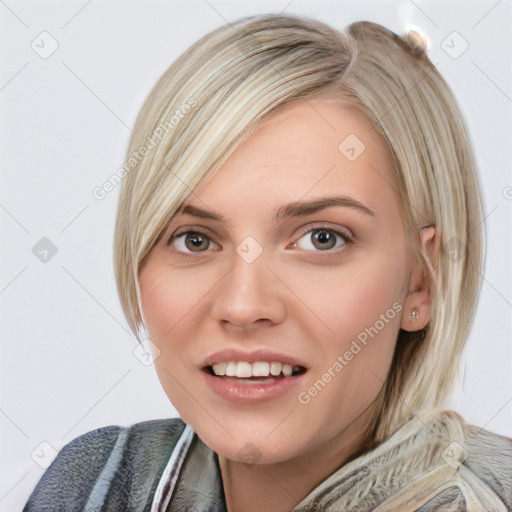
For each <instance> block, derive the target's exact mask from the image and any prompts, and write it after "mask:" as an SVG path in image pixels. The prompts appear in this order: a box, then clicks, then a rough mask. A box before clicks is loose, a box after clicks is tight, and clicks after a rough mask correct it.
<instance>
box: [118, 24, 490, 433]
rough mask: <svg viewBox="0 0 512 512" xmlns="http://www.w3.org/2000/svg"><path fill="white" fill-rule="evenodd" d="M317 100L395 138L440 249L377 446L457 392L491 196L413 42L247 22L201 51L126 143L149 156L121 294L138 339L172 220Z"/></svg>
mask: <svg viewBox="0 0 512 512" xmlns="http://www.w3.org/2000/svg"><path fill="white" fill-rule="evenodd" d="M320 94H323V95H325V94H329V95H331V96H334V97H339V98H340V99H341V100H343V101H344V102H345V103H349V104H351V105H353V106H355V107H357V108H358V109H359V110H360V111H361V112H362V113H363V114H364V115H365V116H366V117H367V118H368V119H369V120H370V121H371V122H372V123H373V127H374V129H375V130H376V131H377V133H379V134H380V135H381V136H382V137H383V139H384V140H385V141H386V143H387V146H388V147H389V151H390V154H391V156H392V160H393V164H394V167H393V170H394V172H395V176H396V184H397V185H396V186H397V187H398V190H397V194H398V196H399V197H400V202H401V204H400V207H401V209H402V213H403V219H404V226H405V229H406V232H407V234H408V236H410V237H411V240H414V241H415V242H416V245H418V244H417V242H418V230H419V229H420V228H421V227H423V226H425V225H433V226H435V227H436V229H437V231H438V232H439V233H440V235H441V240H442V246H441V251H440V255H439V259H438V261H437V265H436V268H435V269H434V268H433V267H432V264H431V262H430V261H429V260H428V257H427V256H426V255H425V254H418V257H419V258H421V259H422V261H423V262H424V266H425V271H426V272H427V273H430V275H431V278H432V285H433V289H432V293H433V303H432V314H431V319H430V322H429V324H428V325H427V326H426V328H425V329H422V330H421V331H417V332H406V331H403V330H400V332H399V335H398V338H397V345H396V350H395V355H394V359H393V362H392V365H391V368H390V371H389V375H388V378H387V381H386V382H385V384H384V386H383V388H382V390H381V393H380V395H379V397H378V400H377V401H376V404H378V407H377V409H376V415H375V421H374V424H373V426H372V438H373V440H375V441H379V440H381V439H384V438H385V437H387V436H389V435H390V434H391V433H392V432H393V431H395V430H396V429H397V428H398V427H400V426H401V425H402V424H403V423H404V422H405V421H406V420H407V419H409V418H410V417H411V416H412V415H413V414H414V413H416V412H419V411H421V410H424V409H428V408H432V407H437V406H439V404H440V402H441V400H443V399H444V398H445V397H446V395H447V393H448V392H449V391H450V389H451V387H452V385H453V382H454V379H455V377H456V375H457V370H458V365H459V360H460V356H461V352H462V349H463V347H464V344H465V342H466V340H467V337H468V335H469V330H470V328H471V325H472V322H473V318H474V313H475V309H476V304H477V297H478V293H479V289H480V285H481V283H480V272H481V269H482V268H483V259H484V255H483V249H482V248H483V243H482V228H481V227H480V225H481V220H482V212H483V206H482V198H481V192H480V185H479V181H478V176H477V172H476V169H475V163H474V156H473V154H472V149H471V145H470V141H469V137H468V134H467V132H466V128H465V124H464V120H463V118H462V115H461V113H460V111H459V109H458V107H457V104H456V101H455V99H454V97H453V95H452V93H451V91H450V89H449V87H448V85H447V84H446V82H445V81H444V80H443V78H442V77H441V76H440V75H439V73H438V72H437V70H436V68H435V67H434V66H433V64H432V63H431V62H430V60H429V59H428V57H427V56H426V55H424V53H422V52H418V51H417V48H415V47H413V45H412V44H409V43H408V42H407V40H406V39H405V38H402V37H399V36H398V35H396V34H395V33H393V32H391V31H390V30H388V29H386V28H384V27H382V26H380V25H378V24H375V23H371V22H357V23H353V24H351V25H350V26H349V27H348V28H347V30H346V33H341V32H339V31H337V30H335V29H333V28H331V27H329V26H328V25H325V24H323V23H321V22H318V21H314V20H310V19H303V18H301V17H296V16H281V15H269V16H255V17H250V18H243V19H241V20H239V21H237V22H235V23H232V24H231V25H230V26H224V27H222V28H219V29H216V30H214V31H213V32H211V33H209V34H207V35H206V36H204V37H203V38H202V39H200V40H199V41H197V42H196V43H195V44H194V45H193V46H191V47H190V48H189V49H188V50H187V51H186V52H185V53H184V54H183V55H181V56H180V57H179V58H178V59H177V60H176V61H175V62H174V63H173V64H172V66H171V67H170V68H169V69H168V70H167V71H166V72H165V73H164V75H163V76H162V77H161V78H160V80H159V81H158V82H157V84H156V85H155V87H154V88H153V90H152V91H151V93H150V95H149V97H148V98H147V100H146V102H145V103H144V105H143V107H142V109H141V111H140V112H139V115H138V117H137V120H136V123H135V127H134V129H133V133H132V137H131V139H130V142H129V147H128V152H127V154H128V155H134V154H135V153H137V152H138V153H143V156H142V157H140V158H138V159H137V162H136V163H135V164H134V165H133V167H132V168H131V169H130V170H129V172H127V173H126V176H125V177H124V179H123V183H122V189H121V192H120V197H119V204H118V212H117V219H116V226H115V237H114V266H115V275H116V281H117V287H118V292H119V296H120V300H121V304H122V307H123V311H124V313H125V315H126V318H127V321H128V324H129V326H130V328H131V329H132V331H133V332H134V334H135V336H136V337H137V338H138V339H139V340H140V339H141V338H140V335H139V329H140V327H141V325H142V317H141V312H140V308H139V303H140V300H139V299H140V297H139V290H138V275H139V271H140V269H141V267H142V265H143V264H144V261H145V258H146V257H147V256H148V254H149V253H150V251H151V249H152V248H153V246H154V245H155V244H156V243H157V242H158V240H159V239H160V237H161V236H162V234H163V232H164V231H165V228H166V226H167V225H168V223H169V222H170V220H171V218H172V217H173V215H174V214H175V213H176V211H177V210H178V209H179V208H180V206H181V205H182V203H183V202H184V201H185V200H186V199H187V198H188V197H189V195H190V194H193V193H194V187H196V185H198V184H199V183H200V182H201V183H205V182H206V181H207V179H208V178H209V177H211V176H212V175H213V173H214V172H215V171H216V170H217V169H218V168H219V167H220V166H221V165H222V163H223V162H224V161H225V160H226V159H227V158H228V157H229V155H230V154H231V153H232V152H233V151H234V150H235V149H236V148H237V147H238V146H239V145H240V143H241V142H242V141H244V140H246V139H247V138H248V137H249V136H250V135H251V134H252V133H254V131H255V130H256V129H257V128H258V127H259V126H261V123H262V122H263V121H264V120H265V119H267V118H268V116H269V115H270V114H272V113H275V112H276V111H277V110H278V109H282V108H283V107H285V106H286V105H289V104H290V103H291V102H293V101H296V100H298V99H299V98H311V97H313V96H316V95H320ZM187 106H188V107H187ZM171 119H174V121H173V122H171V121H170V120H171ZM164 131H165V133H164ZM156 134H157V135H158V136H156ZM155 139H158V141H156V140H155ZM150 141H152V143H153V145H151V146H150ZM142 148H146V151H142ZM434 270H435V274H434Z"/></svg>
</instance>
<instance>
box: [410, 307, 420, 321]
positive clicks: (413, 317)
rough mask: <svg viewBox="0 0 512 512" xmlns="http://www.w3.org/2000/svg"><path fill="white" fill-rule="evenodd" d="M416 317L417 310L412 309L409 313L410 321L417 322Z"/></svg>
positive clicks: (417, 314)
mask: <svg viewBox="0 0 512 512" xmlns="http://www.w3.org/2000/svg"><path fill="white" fill-rule="evenodd" d="M418 317H419V312H418V310H417V309H416V308H413V310H412V311H411V321H412V322H416V320H418Z"/></svg>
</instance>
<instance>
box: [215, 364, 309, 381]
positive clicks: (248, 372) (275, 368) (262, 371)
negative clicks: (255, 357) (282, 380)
mask: <svg viewBox="0 0 512 512" xmlns="http://www.w3.org/2000/svg"><path fill="white" fill-rule="evenodd" d="M212 368H213V373H215V375H221V376H222V375H225V376H226V377H239V378H247V377H268V376H269V375H273V376H275V377H277V376H278V375H280V373H281V372H283V375H284V376H285V377H290V376H291V374H292V373H293V371H294V370H298V369H299V367H298V366H294V367H292V365H291V364H283V363H278V362H276V361H272V362H271V363H268V362H267V361H257V362H255V363H248V362H246V361H238V362H235V361H229V362H225V363H224V362H223V363H216V364H214V365H213V366H212Z"/></svg>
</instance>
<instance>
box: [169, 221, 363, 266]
mask: <svg viewBox="0 0 512 512" xmlns="http://www.w3.org/2000/svg"><path fill="white" fill-rule="evenodd" d="M322 230H324V231H328V232H330V233H334V234H335V235H336V236H338V237H340V238H341V239H342V240H343V242H344V243H343V245H342V246H341V247H337V248H335V249H326V250H324V251H320V250H317V251H309V250H307V252H310V253H316V254H322V255H323V256H324V257H326V256H329V255H333V254H335V253H337V252H338V251H340V250H343V247H344V246H345V245H347V244H351V243H353V242H354V238H353V237H352V236H351V235H350V234H349V233H345V232H342V231H339V230H337V229H334V228H332V227H330V226H327V225H317V226H314V227H311V226H308V227H307V228H306V229H305V230H304V231H302V232H301V234H300V235H299V236H298V237H297V241H299V240H300V239H301V238H302V237H303V236H304V235H307V234H308V233H310V232H313V231H322ZM188 234H196V235H201V236H204V237H207V238H208V239H209V240H210V241H211V242H213V243H214V244H216V245H219V244H218V243H217V242H215V241H214V240H213V238H212V236H211V235H210V234H208V233H207V232H206V231H202V230H199V229H190V228H188V227H186V228H183V229H182V230H178V231H177V232H176V233H173V234H172V235H171V236H170V238H169V240H168V241H167V245H171V244H172V243H173V242H174V241H175V240H177V239H178V238H179V237H180V236H183V235H188ZM296 244H297V242H294V243H293V246H295V245H296ZM176 252H177V253H178V254H179V255H180V256H181V257H183V258H189V257H195V256H197V255H200V254H203V253H206V252H210V251H209V250H206V251H197V252H181V251H176Z"/></svg>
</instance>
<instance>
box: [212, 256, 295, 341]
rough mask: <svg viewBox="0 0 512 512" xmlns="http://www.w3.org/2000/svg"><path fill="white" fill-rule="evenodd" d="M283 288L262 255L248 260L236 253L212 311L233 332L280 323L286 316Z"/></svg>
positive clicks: (218, 287) (217, 289)
mask: <svg viewBox="0 0 512 512" xmlns="http://www.w3.org/2000/svg"><path fill="white" fill-rule="evenodd" d="M284 288H285V287H284V285H283V283H282V282H281V281H280V280H279V279H277V277H276V276H275V273H274V272H272V271H271V270H270V269H269V268H268V267H267V262H266V258H265V257H264V255H263V254H262V255H260V256H259V257H258V258H257V259H256V260H255V261H252V262H250V263H248V262H247V261H245V260H244V259H243V258H242V257H241V256H240V255H239V254H238V253H236V252H234V253H233V265H232V267H231V270H229V271H228V273H227V274H226V275H225V276H224V277H223V278H222V280H221V282H220V283H218V285H217V286H216V287H215V289H214V291H215V296H214V301H213V305H212V310H211V314H212V316H213V317H214V318H215V319H216V320H218V321H219V322H221V323H222V324H223V326H224V327H225V328H226V329H228V330H231V331H250V330H252V329H254V328H256V327H258V326H263V325H269V326H270V325H276V324H279V323H281V322H283V320H284V318H285V316H286V304H285V293H286V292H285V290H284Z"/></svg>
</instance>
